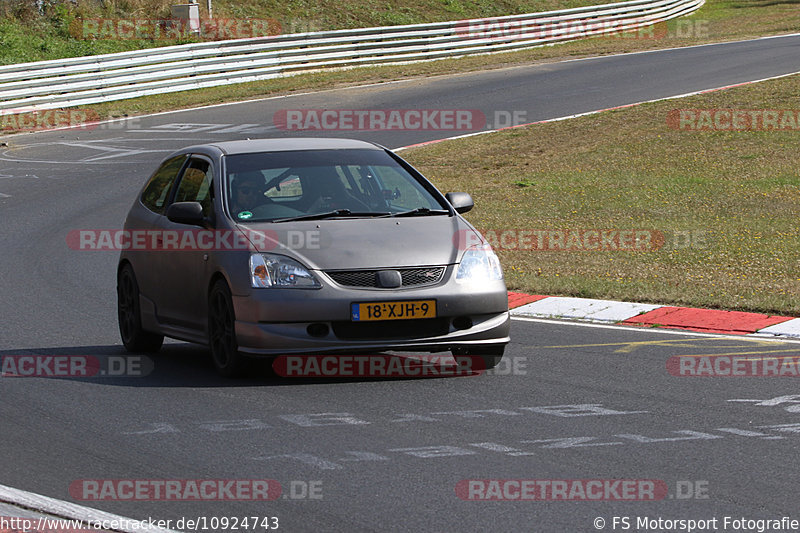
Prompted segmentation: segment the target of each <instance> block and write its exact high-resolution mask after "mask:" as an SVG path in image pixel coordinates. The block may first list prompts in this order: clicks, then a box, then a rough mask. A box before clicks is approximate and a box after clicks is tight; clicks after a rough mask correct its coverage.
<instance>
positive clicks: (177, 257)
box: [159, 155, 214, 338]
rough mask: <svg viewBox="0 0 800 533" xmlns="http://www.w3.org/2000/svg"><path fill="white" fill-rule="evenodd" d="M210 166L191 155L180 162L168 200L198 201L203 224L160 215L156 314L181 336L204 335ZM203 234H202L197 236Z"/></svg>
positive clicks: (210, 215)
mask: <svg viewBox="0 0 800 533" xmlns="http://www.w3.org/2000/svg"><path fill="white" fill-rule="evenodd" d="M213 183H214V166H213V164H212V162H211V161H210V160H209V159H207V158H205V157H203V156H198V155H193V156H191V158H190V159H189V161H188V162H187V163H186V165H185V166H184V169H183V172H182V173H181V175H180V177H179V178H178V183H177V186H176V187H175V190H174V193H173V195H172V199H171V201H170V204H173V203H176V202H199V203H200V205H201V206H202V207H203V214H204V215H205V216H206V219H207V221H208V222H207V224H206V225H205V227H202V228H201V227H199V226H192V225H188V224H179V223H177V222H172V221H170V220H169V219H168V218H167V217H166V211H165V215H164V216H162V217H161V219H162V220H161V227H162V232H163V245H162V251H161V252H160V253H159V267H160V268H159V271H160V276H161V279H162V280H163V281H162V284H161V288H160V292H161V294H160V296H159V301H160V302H161V305H160V306H159V318H160V319H161V320H163V321H164V322H165V323H168V324H170V325H171V326H173V327H174V328H177V329H178V330H185V331H184V335H179V336H181V337H184V338H186V337H187V336H188V337H192V338H193V337H195V336H198V335H204V331H205V328H206V324H205V312H204V310H205V308H206V306H207V302H206V298H207V293H208V287H207V286H206V280H207V279H208V268H209V267H208V264H209V261H208V259H209V254H210V253H212V251H211V250H208V249H207V245H208V243H209V242H211V243H213V242H214V238H213V235H212V236H211V237H210V238H209V234H213V232H214V228H213V213H214V187H213ZM201 234H205V238H201Z"/></svg>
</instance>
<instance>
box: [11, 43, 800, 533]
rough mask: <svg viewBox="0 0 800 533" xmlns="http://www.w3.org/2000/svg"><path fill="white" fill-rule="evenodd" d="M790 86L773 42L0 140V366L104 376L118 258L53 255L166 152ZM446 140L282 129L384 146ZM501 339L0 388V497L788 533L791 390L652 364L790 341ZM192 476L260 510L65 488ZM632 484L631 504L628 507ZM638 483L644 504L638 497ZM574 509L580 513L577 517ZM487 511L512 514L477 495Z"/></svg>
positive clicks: (795, 61) (313, 518) (525, 331)
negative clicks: (280, 120) (25, 363)
mask: <svg viewBox="0 0 800 533" xmlns="http://www.w3.org/2000/svg"><path fill="white" fill-rule="evenodd" d="M796 71H800V37H798V36H787V37H781V38H774V39H761V40H756V41H748V42H739V43H730V44H720V45H715V46H703V47H696V48H689V49H677V50H668V51H660V52H651V53H641V54H630V55H623V56H613V57H603V58H597V59H589V60H579V61H570V62H565V63H554V64H542V65H533V66H523V67H513V68H508V69H502V70H497V71H489V72H480V73H469V74H458V75H453V76H443V77H433V78H427V79H419V80H409V81H403V82H396V83H389V84H383V85H375V86H370V87H361V88H353V89H340V90H331V91H324V92H319V93H312V94H305V95H294V96H288V97H284V98H273V99H267V100H261V101H254V102H249V103H241V104H234V105H224V106H218V107H211V108H206V109H197V110H188V111H181V112H175V113H166V114H160V115H155V116H150V117H142V118H138V119H133V120H130V121H128V122H122V123H119V124H106V125H101V126H100V127H98V128H96V129H94V130H92V131H56V132H48V133H36V134H31V135H20V136H13V137H8V138H3V139H2V140H3V141H5V142H8V144H9V146H8V147H4V148H0V213H2V223H3V224H2V230H0V250H2V253H0V272H2V291H0V317H2V320H1V322H0V323H2V326H0V356H9V355H52V356H64V355H86V356H92V357H93V358H96V359H97V360H99V361H102V362H103V363H104V364H106V365H107V366H105V367H104V368H112V366H108V365H111V364H112V362H115V361H116V362H119V361H125V362H126V364H127V362H128V361H130V359H125V358H124V357H125V353H124V350H123V348H122V346H121V344H120V340H119V334H118V330H117V321H116V295H115V273H116V272H115V267H116V262H117V258H118V253H117V252H109V251H80V250H75V249H71V248H70V247H69V246H68V245H67V235H68V234H69V233H70V232H71V231H75V230H80V229H108V230H115V229H119V228H121V227H122V223H123V220H124V217H125V215H126V213H127V211H128V209H129V207H130V205H131V203H132V202H133V201H134V197H135V195H136V192H137V191H138V190H139V189H140V188H141V186H142V185H143V183H144V180H145V179H146V178H147V176H148V175H149V174H150V173H151V172H152V171H153V170H154V169H155V166H156V165H157V164H158V162H159V161H160V160H161V159H163V158H164V157H166V156H167V155H168V154H169V152H171V151H172V150H175V149H177V148H180V147H183V146H187V145H190V144H199V143H206V142H210V141H214V140H231V139H241V138H246V137H251V138H255V137H275V136H290V135H298V132H290V131H285V130H282V129H280V128H277V127H275V125H274V124H273V115H274V114H275V113H277V112H281V111H287V110H300V109H305V110H308V109H323V108H324V109H329V110H330V109H335V110H347V109H350V110H384V111H386V110H410V109H416V110H453V109H461V110H465V109H474V110H479V111H481V112H482V113H483V114H484V116H485V117H486V119H487V121H488V122H489V125H490V126H495V125H503V124H492V122H496V118H497V117H499V118H501V119H502V118H503V117H507V116H508V113H514V112H517V116H518V117H522V116H524V119H525V120H524V122H532V121H536V120H543V119H548V118H555V117H560V116H566V115H572V114H577V113H583V112H587V111H591V110H595V109H602V108H608V107H614V106H620V105H625V104H630V103H635V102H639V101H644V100H652V99H656V98H664V97H669V96H674V95H679V94H684V93H687V92H692V91H698V90H704V89H710V88H714V87H719V86H725V85H731V84H736V83H742V82H746V81H750V80H756V79H761V78H766V77H771V76H778V75H783V74H787V73H791V72H796ZM676 105H677V104H676ZM464 133H470V131H383V132H367V131H360V132H359V131H337V132H330V131H324V132H323V131H315V132H305V133H301V134H303V135H326V136H342V137H354V138H359V139H366V140H371V141H375V142H378V143H381V144H384V145H386V146H388V147H390V148H395V147H400V146H405V145H409V144H413V143H419V142H424V141H428V140H433V139H437V138H441V137H447V136H452V135H459V134H464ZM429 178H430V179H431V180H432V181H433V182H434V183H436V176H435V175H432V176H429ZM445 192H446V191H445ZM511 338H512V342H511V344H510V345H509V348H508V349H507V351H506V357H505V359H504V361H503V363H501V366H500V367H499V368H498V369H496V370H494V371H491V372H489V373H486V374H484V375H477V376H469V377H426V378H418V379H381V380H374V379H368V378H362V379H357V378H354V379H297V378H283V379H280V378H275V377H270V376H269V375H268V373H267V372H266V371H264V372H262V373H260V374H257V375H255V376H253V377H251V378H249V379H244V380H240V381H231V380H226V379H223V378H221V377H218V376H217V375H216V374H215V373H214V371H213V368H212V365H211V363H210V361H209V359H208V354H207V351H206V350H205V349H204V348H202V347H199V346H195V345H190V344H185V343H179V342H169V343H167V344H165V346H164V348H163V349H162V351H161V353H160V354H158V355H157V356H154V357H152V360H142V361H139V362H140V363H142V364H144V366H145V367H146V368H147V369H148V372H149V373H148V374H147V375H145V376H141V377H124V376H113V375H110V374H111V373H110V374H109V375H105V376H96V377H93V378H84V379H67V378H0V421H1V422H0V450H2V451H3V453H2V454H0V484H3V485H8V486H12V487H16V488H19V489H22V490H27V491H32V492H36V493H39V494H43V495H46V496H50V497H53V498H58V499H62V500H65V501H71V502H74V503H78V504H81V505H86V506H89V507H93V508H96V509H101V510H104V511H109V512H113V513H117V514H119V515H122V516H127V517H132V518H138V519H147V518H148V517H153V518H159V519H171V520H173V521H175V520H178V519H180V518H182V517H191V518H195V519H196V518H198V517H206V518H207V520H208V521H209V522H207V525H209V526H210V525H211V522H210V520H211V518H212V517H217V518H222V517H228V518H233V517H238V518H243V517H245V516H249V517H278V519H279V524H280V529H281V530H285V531H320V530H335V531H386V530H391V531H509V532H511V531H514V532H516V531H537V532H539V531H541V532H551V531H553V532H561V531H564V532H575V531H598V530H608V531H610V530H625V529H624V521H623V518H626V517H627V519H628V521H629V522H630V529H627V530H628V531H645V530H649V531H654V530H657V531H661V530H671V531H677V530H678V529H674V528H673V529H668V528H667V526H664V525H663V522H662V523H661V525H662V526H663V527H660V528H654V527H649V529H645V528H642V527H639V526H641V524H637V519H638V520H642V519H644V518H648V519H649V520H658V519H659V518H661V519H663V520H666V519H671V520H672V519H674V520H681V519H682V520H689V519H694V520H711V519H713V518H716V519H717V522H716V527H715V529H706V530H712V531H713V530H719V531H725V530H729V531H736V530H743V529H741V528H740V529H737V528H736V524H734V523H732V522H728V523H729V524H731V525H730V526H725V524H726V523H725V522H724V519H725V517H726V516H727V517H729V518H730V519H731V520H734V519H742V518H745V519H753V520H755V519H778V520H779V519H781V518H782V517H784V516H787V517H791V518H794V519H798V520H800V509H798V503H797V497H796V488H797V474H796V472H797V469H796V467H794V466H792V465H793V464H794V462H795V457H796V450H797V449H798V444H800V419H799V418H798V416H799V415H798V413H800V407H798V404H800V387H798V385H797V384H798V383H800V382H799V381H798V380H797V379H796V378H795V379H793V378H791V377H746V378H745V377H726V378H710V377H705V378H701V377H678V376H675V375H672V374H670V372H669V371H668V369H667V361H668V360H669V358H670V357H673V356H681V355H684V356H690V355H694V356H704V355H712V354H721V355H728V356H730V357H734V356H743V357H745V356H746V357H751V358H761V357H774V356H791V355H795V356H796V355H800V344H797V343H794V342H791V341H787V340H784V341H779V342H778V341H770V340H766V339H761V338H756V337H739V338H732V337H722V336H715V335H697V334H691V333H683V332H680V333H679V332H674V331H672V332H670V331H658V330H652V329H636V328H616V327H597V326H594V325H585V324H575V323H569V322H564V321H530V320H514V321H513V325H512V335H511ZM4 359H5V358H4ZM209 479H217V480H254V479H258V480H262V479H270V480H275V481H277V482H279V483H280V485H281V487H282V494H281V496H280V497H278V498H277V499H276V500H274V501H268V502H263V501H260V502H255V501H233V500H232V499H230V498H225V499H223V500H222V501H205V502H197V501H154V502H153V501H132V500H130V499H124V498H122V499H103V500H100V501H91V500H87V499H81V498H80V496H81V493H80V491H78V490H77V489H76V487H86V486H87V485H86V484H85V483H82V482H81V480H139V481H140V482H147V483H150V484H151V485H152V484H153V483H157V482H159V481H164V480H209ZM480 480H537V481H539V482H540V483H539V484H538V485H536V486H537V487H549V489H548V490H556V491H558V490H560V489H563V488H564V487H567V488H566V489H565V490H567V491H568V493H569V494H571V495H572V496H571V498H572V499H571V501H514V495H518V494H519V491H518V490H516V489H517V488H519V487H522V486H523V485H522V484H519V483H518V484H515V483H514V482H511V483H508V482H506V481H502V482H501V481H498V482H496V483H494V484H492V483H489V482H481V481H480ZM565 480H567V481H565ZM575 480H584V481H583V482H577V481H575ZM588 480H600V484H599V485H596V484H595V485H593V484H590V482H589V481H588ZM614 480H617V481H619V480H634V481H635V485H625V486H623V485H622V482H620V483H618V484H616V485H615V484H614ZM470 483H472V484H470ZM564 483H566V485H565V484H564ZM528 486H530V485H528ZM631 486H633V487H635V489H636V490H638V491H639V492H637V494H639V495H640V496H641V495H642V494H643V495H644V499H639V500H637V501H634V500H632V499H631V494H633V493H631V492H630V491H628V489H630V487H631ZM104 487H105V488H106V489H107V490H110V489H111V488H113V487H112V486H111V485H108V484H106V485H104ZM114 487H117V488H118V485H115V486H114ZM464 487H467V489H466V490H465V489H464ZM597 487H601V489H597V490H601V492H600V493H598V492H592V491H594V490H595V489H596V488H597ZM625 487H628V489H626V488H625ZM652 487H655V488H656V491H655V496H656V497H654V498H647V496H648V494H650V492H648V491H649V489H650V488H652ZM71 488H72V491H71ZM587 489H588V490H590V492H591V495H592V497H589V496H586V497H585V498H581V497H580V494H581V490H584V492H586V490H587ZM498 490H499V491H500V492H497V491H498ZM626 491H627V492H626ZM557 493H558V492H557ZM497 494H499V495H500V498H505V499H508V500H511V501H485V500H484V499H485V498H492V497H493V495H495V496H496V495H497ZM597 494H600V496H601V497H600V498H596V497H594V496H597ZM83 495H84V496H86V495H87V493H83ZM223 496H224V495H223ZM464 498H472V500H474V501H467V500H465V499H464ZM615 517H616V521H615ZM598 518H600V519H602V520H604V523H601V522H600V521H597V519H598ZM174 524H175V522H173V525H174ZM648 524H650V526H652V525H653V524H652V523H650V522H648ZM655 525H659V524H655ZM676 527H677V526H676ZM207 530H211V531H226V528H224V527H222V526H220V525H217V526H216V527H215V528H212V529H207ZM227 530H230V528H228V529H227ZM240 530H241V528H240ZM684 530H685V529H684ZM773 530H775V528H774V527H773ZM777 530H779V531H783V530H785V531H789V530H791V529H777ZM259 531H263V529H259Z"/></svg>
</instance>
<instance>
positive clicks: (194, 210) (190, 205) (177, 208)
mask: <svg viewBox="0 0 800 533" xmlns="http://www.w3.org/2000/svg"><path fill="white" fill-rule="evenodd" d="M167 218H168V219H169V220H171V221H172V222H175V223H178V224H188V225H190V226H202V225H203V223H204V222H205V217H203V206H202V205H200V202H175V203H174V204H172V205H170V206H169V207H168V208H167Z"/></svg>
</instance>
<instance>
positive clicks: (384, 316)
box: [350, 300, 436, 322]
mask: <svg viewBox="0 0 800 533" xmlns="http://www.w3.org/2000/svg"><path fill="white" fill-rule="evenodd" d="M350 312H351V313H350V314H351V315H352V319H353V322H366V321H369V320H413V319H417V318H436V300H414V301H408V302H370V303H366V304H363V303H362V304H351V306H350Z"/></svg>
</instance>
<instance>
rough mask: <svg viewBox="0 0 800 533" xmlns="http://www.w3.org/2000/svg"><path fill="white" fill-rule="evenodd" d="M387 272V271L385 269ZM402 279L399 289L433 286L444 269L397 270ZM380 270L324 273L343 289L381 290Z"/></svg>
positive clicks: (437, 267)
mask: <svg viewBox="0 0 800 533" xmlns="http://www.w3.org/2000/svg"><path fill="white" fill-rule="evenodd" d="M386 270H389V269H386ZM396 270H397V271H399V272H400V276H401V278H402V279H403V284H402V285H401V287H422V286H425V285H435V284H437V283H439V282H440V281H441V280H442V277H443V276H444V271H445V267H443V266H435V267H421V268H398V269H396ZM378 272H380V270H328V271H326V272H325V273H326V274H327V275H328V276H330V277H331V279H332V280H333V281H335V282H336V283H337V284H339V285H342V286H344V287H355V288H381V286H380V284H379V283H378Z"/></svg>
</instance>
